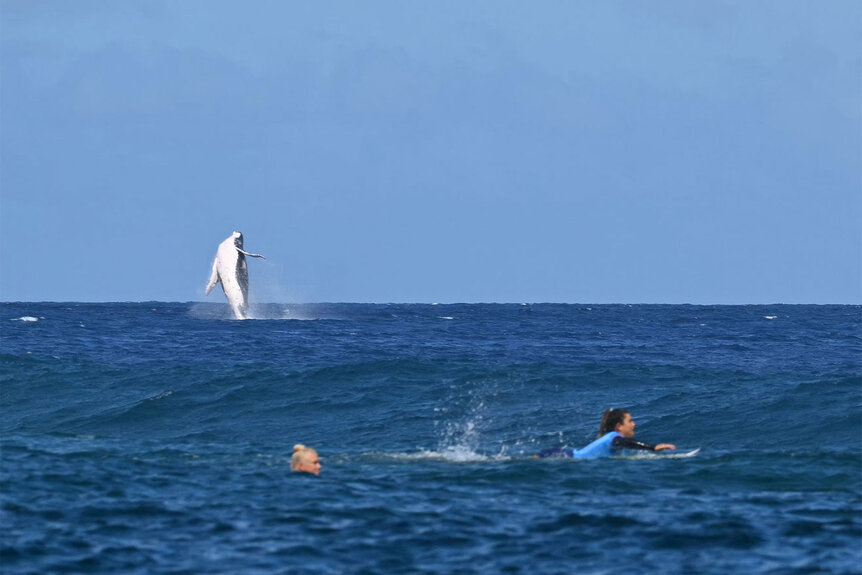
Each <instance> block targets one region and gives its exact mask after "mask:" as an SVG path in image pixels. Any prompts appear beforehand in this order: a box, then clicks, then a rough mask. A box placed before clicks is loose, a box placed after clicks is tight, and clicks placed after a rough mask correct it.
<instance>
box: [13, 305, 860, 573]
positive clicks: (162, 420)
mask: <svg viewBox="0 0 862 575" xmlns="http://www.w3.org/2000/svg"><path fill="white" fill-rule="evenodd" d="M252 314H253V315H254V316H255V317H256V318H257V319H254V320H249V321H234V320H232V319H231V316H230V311H229V309H228V307H227V305H226V304H214V303H209V304H204V303H162V302H147V303H106V304H84V303H3V304H0V441H2V443H0V449H2V451H0V454H2V467H0V535H2V537H0V540H1V541H0V545H2V548H0V572H2V573H3V574H9V575H12V574H25V573H27V574H29V573H34V574H35V573H38V574H44V573H105V574H108V573H110V574H116V573H123V574H126V573H141V574H144V573H146V574H183V573H188V574H228V573H230V574H246V573H255V574H256V573H260V574H264V573H266V574H269V573H309V574H311V573H314V574H320V573H324V574H325V573H332V574H336V573H337V574H340V573H368V574H373V573H531V574H556V573H560V574H563V573H565V574H571V573H595V574H603V573H606V574H611V573H620V572H630V573H670V574H687V573H707V574H711V573H715V574H724V573H727V574H741V573H746V574H749V573H751V574H756V573H769V574H772V573H775V574H784V573H788V574H790V573H857V574H858V573H862V307H860V306H840V305H836V306H832V305H824V306H809V305H748V306H692V305H562V304H463V305H461V304H458V305H431V304H428V305H415V304H411V305H408V304H390V305H383V304H314V305H312V304H307V305H286V304H278V305H276V304H269V305H258V306H255V307H253V308H252ZM610 407H622V408H625V409H627V410H629V411H630V412H631V414H632V416H633V418H634V420H635V421H636V423H637V438H638V439H641V440H644V441H648V442H652V443H658V442H668V443H674V444H676V446H677V452H687V451H690V450H693V449H697V448H699V449H700V451H699V452H698V453H697V454H696V455H694V456H692V457H687V458H680V457H673V456H661V455H658V454H656V455H653V454H648V455H640V456H636V455H626V456H621V457H614V458H608V459H594V460H572V459H534V458H532V457H531V455H533V454H535V453H537V452H538V451H540V450H542V449H547V448H553V447H563V446H569V447H581V446H583V445H585V444H587V443H588V442H590V441H591V440H592V439H593V438H594V437H595V435H596V433H597V432H598V426H599V419H600V417H601V414H602V412H603V411H604V410H605V409H608V408H610ZM295 443H304V444H306V445H309V446H312V447H314V448H316V449H317V451H318V452H319V454H320V457H321V462H322V466H323V470H322V473H321V475H320V476H319V477H315V476H312V475H308V474H297V473H291V472H290V454H291V450H292V446H293V445H294V444H295ZM665 453H667V452H665Z"/></svg>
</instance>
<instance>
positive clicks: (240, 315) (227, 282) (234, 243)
mask: <svg viewBox="0 0 862 575" xmlns="http://www.w3.org/2000/svg"><path fill="white" fill-rule="evenodd" d="M245 256H251V257H253V258H262V257H263V256H262V255H260V254H250V253H248V252H247V251H244V250H243V249H242V234H241V233H239V232H234V233H233V234H231V236H230V237H229V238H228V239H226V240H225V241H223V242H222V243H220V244H219V246H218V251H217V252H216V257H215V261H213V271H212V275H210V283H209V284H207V290H206V293H207V295H209V294H210V292H211V291H212V289H213V287H215V285H216V284H217V283H219V282H221V287H222V289H223V290H224V295H225V296H226V297H227V301H228V303H229V304H230V308H231V309H232V310H233V315H234V316H235V317H236V319H247V318H248V266H247V265H246V263H245Z"/></svg>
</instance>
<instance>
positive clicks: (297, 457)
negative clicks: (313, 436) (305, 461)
mask: <svg viewBox="0 0 862 575" xmlns="http://www.w3.org/2000/svg"><path fill="white" fill-rule="evenodd" d="M309 451H314V449H312V448H310V447H306V446H304V445H303V444H301V443H297V444H296V445H294V446H293V457H291V458H290V469H291V471H296V470H297V468H298V467H299V466H300V464H301V463H302V458H303V457H304V456H305V454H306V453H308V452H309ZM314 453H317V451H314Z"/></svg>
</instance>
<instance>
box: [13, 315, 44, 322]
mask: <svg viewBox="0 0 862 575" xmlns="http://www.w3.org/2000/svg"><path fill="white" fill-rule="evenodd" d="M42 319H45V318H42ZM12 321H23V322H34V321H39V318H38V317H33V316H31V315H25V316H21V317H16V318H15V319H13V320H12Z"/></svg>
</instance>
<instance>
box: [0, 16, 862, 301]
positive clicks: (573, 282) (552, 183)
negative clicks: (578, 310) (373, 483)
mask: <svg viewBox="0 0 862 575" xmlns="http://www.w3.org/2000/svg"><path fill="white" fill-rule="evenodd" d="M860 46H862V3H859V2H856V1H846V2H843V1H830V2H810V1H805V2H796V1H792V0H790V1H788V0H775V1H771V2H759V1H753V2H752V1H750V0H745V1H739V2H727V1H722V2H691V1H689V0H680V1H665V2H637V1H629V2H613V1H595V2H580V1H579V2H571V1H558V2H529V3H528V2H505V1H503V2H501V1H497V0H495V1H487V2H463V1H452V2H426V3H419V2H403V1H391V2H379V1H371V2H352V1H339V2H281V1H272V2H261V1H252V2H227V1H225V2H218V1H211V0H201V1H190V0H183V1H182V2H168V1H148V2H135V1H123V2H114V1H107V0H105V1H83V0H78V1H75V2H64V1H52V2H43V1H34V0H0V300H3V301H16V300H25V301H43V300H54V301H139V300H165V301H189V300H205V299H209V300H210V301H217V302H223V301H224V297H223V295H221V294H220V293H215V292H214V294H211V295H210V296H209V298H205V297H204V293H203V289H204V286H205V285H206V282H207V279H208V277H209V270H210V265H211V262H212V258H213V256H214V255H215V250H216V247H217V245H218V244H219V242H221V241H222V240H223V239H225V238H226V237H227V236H228V235H230V233H231V232H232V231H233V230H239V231H242V232H243V233H244V234H245V239H246V248H247V249H248V250H250V251H253V252H259V253H263V254H264V255H266V256H267V258H268V259H267V260H266V261H260V260H252V261H250V262H249V268H250V276H251V284H252V297H253V300H256V301H273V302H320V301H352V302H543V301H553V302H572V303H612V302H619V303H645V302H649V303H731V304H736V303H774V302H782V303H857V304H858V303H862V118H860V104H862V52H860Z"/></svg>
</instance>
